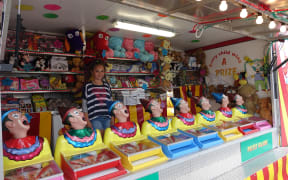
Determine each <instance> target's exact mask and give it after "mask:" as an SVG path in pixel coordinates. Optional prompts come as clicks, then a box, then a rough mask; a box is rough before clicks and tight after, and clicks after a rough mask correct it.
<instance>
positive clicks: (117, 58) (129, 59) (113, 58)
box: [83, 55, 140, 62]
mask: <svg viewBox="0 0 288 180" xmlns="http://www.w3.org/2000/svg"><path fill="white" fill-rule="evenodd" d="M83 57H89V58H99V57H97V56H93V55H84V56H83ZM114 60H117V61H118V60H119V61H136V62H138V61H140V60H139V59H135V58H120V57H111V58H107V59H105V61H114Z"/></svg>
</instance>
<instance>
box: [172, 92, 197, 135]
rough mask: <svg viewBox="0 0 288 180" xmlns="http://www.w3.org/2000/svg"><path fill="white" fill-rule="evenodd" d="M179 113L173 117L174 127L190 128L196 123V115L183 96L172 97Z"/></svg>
mask: <svg viewBox="0 0 288 180" xmlns="http://www.w3.org/2000/svg"><path fill="white" fill-rule="evenodd" d="M170 99H171V101H172V104H173V106H174V109H175V110H176V112H177V115H176V116H175V117H174V118H173V119H172V127H173V128H174V129H182V130H185V129H189V128H192V127H194V126H195V125H196V123H195V116H194V115H193V114H191V113H190V112H189V111H190V108H189V106H188V103H187V102H186V101H185V100H184V99H182V98H172V97H171V98H170Z"/></svg>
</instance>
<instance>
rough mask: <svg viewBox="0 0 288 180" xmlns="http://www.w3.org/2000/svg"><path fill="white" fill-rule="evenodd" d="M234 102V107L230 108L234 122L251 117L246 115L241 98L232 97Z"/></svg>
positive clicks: (246, 111) (238, 96) (237, 96)
mask: <svg viewBox="0 0 288 180" xmlns="http://www.w3.org/2000/svg"><path fill="white" fill-rule="evenodd" d="M234 101H235V102H236V106H235V107H234V108H232V118H233V119H234V120H237V119H241V118H246V117H250V116H252V115H251V114H248V110H247V108H246V107H245V106H244V100H243V98H242V96H240V95H239V94H236V95H235V97H234Z"/></svg>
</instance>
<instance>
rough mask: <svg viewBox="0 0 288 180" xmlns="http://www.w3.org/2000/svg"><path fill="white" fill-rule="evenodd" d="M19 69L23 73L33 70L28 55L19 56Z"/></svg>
mask: <svg viewBox="0 0 288 180" xmlns="http://www.w3.org/2000/svg"><path fill="white" fill-rule="evenodd" d="M19 67H20V68H21V70H24V71H31V70H33V69H34V67H33V65H32V63H31V60H30V58H29V55H28V54H24V55H22V56H20V61H19Z"/></svg>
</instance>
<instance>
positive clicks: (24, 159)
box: [2, 109, 53, 171]
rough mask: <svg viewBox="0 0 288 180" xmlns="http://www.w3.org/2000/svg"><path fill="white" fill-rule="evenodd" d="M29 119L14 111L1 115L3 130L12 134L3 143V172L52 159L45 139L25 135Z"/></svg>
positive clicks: (28, 116) (26, 115)
mask: <svg viewBox="0 0 288 180" xmlns="http://www.w3.org/2000/svg"><path fill="white" fill-rule="evenodd" d="M31 118H32V117H31V116H30V115H29V114H25V115H24V114H22V113H20V112H18V111H17V110H15V109H14V110H9V111H7V112H5V113H4V114H3V115H2V127H3V130H8V131H9V132H10V134H12V138H10V139H8V140H4V142H3V156H4V157H3V164H4V170H5V171H7V170H10V169H15V168H19V167H23V166H27V165H30V164H37V163H40V162H44V161H49V160H52V159H53V157H52V154H51V150H50V145H49V142H48V141H47V139H46V138H42V137H39V136H28V135H27V132H28V130H29V129H30V124H29V123H30V120H31Z"/></svg>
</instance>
